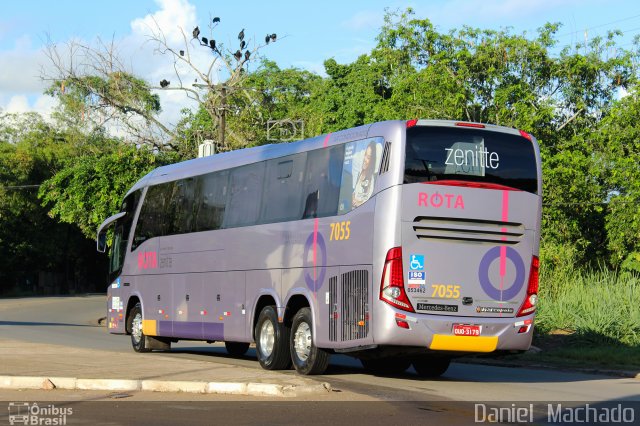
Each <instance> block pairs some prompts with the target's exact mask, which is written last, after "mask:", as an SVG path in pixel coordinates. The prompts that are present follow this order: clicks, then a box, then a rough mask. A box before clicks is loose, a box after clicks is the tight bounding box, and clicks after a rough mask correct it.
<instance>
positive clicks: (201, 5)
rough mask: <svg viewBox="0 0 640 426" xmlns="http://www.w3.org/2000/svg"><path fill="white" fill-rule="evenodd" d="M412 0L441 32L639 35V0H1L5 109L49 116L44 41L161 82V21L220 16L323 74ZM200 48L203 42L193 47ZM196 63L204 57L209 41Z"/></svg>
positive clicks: (173, 24) (0, 77)
mask: <svg viewBox="0 0 640 426" xmlns="http://www.w3.org/2000/svg"><path fill="white" fill-rule="evenodd" d="M407 7H411V8H413V9H414V10H415V12H416V17H418V18H428V19H429V20H431V22H432V23H433V24H434V25H435V26H436V28H437V29H438V30H439V31H448V30H450V29H455V28H460V27H462V26H463V25H467V26H471V27H477V28H490V29H500V28H505V27H511V28H512V30H513V31H514V32H516V33H521V32H525V31H526V32H527V33H529V34H532V35H533V34H535V31H536V29H537V28H539V27H541V26H542V25H544V24H545V23H547V22H560V23H561V24H562V27H561V29H560V31H559V32H558V34H559V39H560V43H561V44H571V43H572V42H576V41H582V40H584V39H585V38H587V39H589V38H592V37H595V36H597V35H604V34H606V32H607V31H609V30H612V29H619V30H622V31H623V32H624V36H623V39H622V41H621V42H620V44H621V45H624V46H626V47H630V44H631V41H632V39H633V36H635V35H639V34H640V3H639V2H637V1H635V0H618V1H615V2H613V1H611V0H482V1H478V0H426V1H401V0H367V1H356V0H352V1H345V0H342V1H335V0H323V1H312V2H308V1H302V0H297V1H292V0H283V1H277V0H271V1H266V0H262V1H250V0H244V1H229V0H225V1H221V0H135V1H132V0H109V1H98V0H95V1H77V0H57V1H55V2H53V1H51V0H21V1H7V2H2V13H1V14H0V113H15V112H27V111H36V112H39V113H41V114H43V115H45V116H46V115H48V114H49V112H50V111H51V110H52V108H54V107H55V105H56V101H55V99H54V98H52V97H50V96H47V95H44V94H43V91H44V90H45V89H46V87H47V82H46V81H43V79H42V78H41V76H42V75H53V70H52V67H51V61H50V60H49V59H48V58H47V56H46V55H45V51H44V49H43V47H44V46H45V45H46V44H47V43H55V45H56V46H58V47H59V48H61V49H62V50H64V48H65V46H66V45H67V44H68V43H69V42H71V41H75V42H80V43H84V44H88V45H95V43H96V41H97V40H102V41H103V42H108V43H111V42H113V43H114V45H115V46H116V48H117V50H118V53H119V56H120V58H121V59H122V62H123V64H124V65H125V67H127V68H128V70H130V71H132V72H134V73H135V74H136V75H138V76H140V77H142V78H144V79H146V80H147V81H149V82H151V83H153V84H157V82H159V81H160V80H161V79H162V78H165V77H166V78H167V79H169V80H170V79H171V78H170V77H171V75H173V65H172V62H171V61H169V60H168V59H167V56H165V55H160V54H158V53H157V52H156V51H155V47H156V45H155V44H153V43H152V42H150V41H149V35H150V34H151V30H152V28H154V25H155V23H157V24H158V25H160V27H161V28H163V31H164V32H165V34H166V36H167V40H168V41H169V43H170V44H175V45H180V43H181V42H182V41H181V35H180V34H181V33H180V31H181V30H180V29H181V28H182V29H184V32H185V33H186V34H191V31H192V29H193V28H194V27H195V26H196V25H198V26H199V27H200V28H201V29H205V30H204V31H203V35H205V34H206V33H207V32H208V31H209V30H208V28H207V27H208V24H209V22H211V18H212V17H216V16H217V17H220V19H221V22H220V24H219V25H218V26H217V27H216V28H215V29H214V36H215V37H216V38H217V39H218V40H222V41H223V42H227V43H228V44H229V45H232V44H233V45H235V44H237V38H236V37H237V34H238V32H239V30H240V29H243V28H244V30H245V34H246V39H247V40H249V43H250V45H252V43H253V42H258V43H263V42H264V36H265V34H270V33H277V35H278V40H277V42H276V43H273V44H270V45H269V46H267V47H265V48H264V49H262V50H261V53H262V54H263V55H264V56H265V57H267V58H269V59H271V60H274V61H276V62H277V63H278V65H279V66H280V67H281V68H286V67H297V68H302V69H307V70H310V71H313V72H316V73H318V74H320V75H323V72H324V68H323V65H322V64H323V62H324V61H325V60H326V59H329V58H334V59H335V60H336V61H338V62H339V63H349V62H352V61H354V60H355V59H356V58H357V57H358V56H359V55H361V54H363V53H368V52H370V51H371V49H372V48H373V47H374V46H375V44H376V40H375V38H376V36H377V34H378V33H379V29H380V27H381V26H382V24H383V18H384V14H385V10H387V9H388V10H392V11H393V10H405V9H406V8H407ZM195 50H198V49H194V51H195ZM199 52H200V54H201V56H200V57H197V58H196V59H195V60H196V61H201V63H203V64H204V63H207V61H208V60H209V59H210V57H206V56H202V55H206V54H207V52H206V49H204V50H202V49H200V50H199ZM160 95H161V103H162V107H163V116H161V119H165V120H166V121H167V122H175V121H176V120H177V116H178V112H179V111H180V109H181V108H183V107H194V106H195V104H192V103H191V102H190V101H189V100H188V99H186V98H184V97H183V95H182V94H180V93H178V92H177V91H170V92H167V91H165V92H163V93H160Z"/></svg>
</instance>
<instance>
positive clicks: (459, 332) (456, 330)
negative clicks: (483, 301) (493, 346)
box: [453, 324, 481, 336]
mask: <svg viewBox="0 0 640 426" xmlns="http://www.w3.org/2000/svg"><path fill="white" fill-rule="evenodd" d="M480 330H481V326H479V325H467V324H453V334H454V335H456V336H479V335H480Z"/></svg>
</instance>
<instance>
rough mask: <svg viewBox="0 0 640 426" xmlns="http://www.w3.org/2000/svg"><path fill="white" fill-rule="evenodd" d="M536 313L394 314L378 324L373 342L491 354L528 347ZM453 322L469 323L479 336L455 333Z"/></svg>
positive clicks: (383, 344) (456, 323)
mask: <svg viewBox="0 0 640 426" xmlns="http://www.w3.org/2000/svg"><path fill="white" fill-rule="evenodd" d="M534 316H535V315H529V316H526V317H518V318H474V317H455V318H454V317H447V316H443V315H425V314H409V313H406V314H405V313H395V315H394V316H393V317H391V318H389V320H386V321H384V322H383V323H376V327H375V328H374V341H375V343H376V344H378V345H380V346H386V345H393V346H411V347H423V348H425V349H428V350H431V351H446V352H458V353H490V352H494V351H523V350H527V349H529V347H530V346H531V340H532V337H533V319H534ZM454 325H469V326H472V327H470V328H469V329H470V330H474V331H479V335H456V334H454Z"/></svg>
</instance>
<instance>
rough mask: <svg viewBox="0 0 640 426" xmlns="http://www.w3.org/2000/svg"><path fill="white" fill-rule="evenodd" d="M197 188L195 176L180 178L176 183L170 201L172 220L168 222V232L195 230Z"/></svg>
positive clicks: (176, 232)
mask: <svg viewBox="0 0 640 426" xmlns="http://www.w3.org/2000/svg"><path fill="white" fill-rule="evenodd" d="M195 189H196V188H195V179H194V178H188V179H182V180H179V181H177V182H176V184H175V185H174V187H173V193H172V196H171V201H170V211H171V212H172V214H171V216H170V217H171V221H170V222H169V223H168V224H167V225H168V227H169V229H168V230H167V232H168V234H186V233H188V232H192V231H193V217H194V205H195Z"/></svg>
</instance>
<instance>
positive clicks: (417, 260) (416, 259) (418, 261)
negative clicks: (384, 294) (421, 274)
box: [409, 254, 424, 271]
mask: <svg viewBox="0 0 640 426" xmlns="http://www.w3.org/2000/svg"><path fill="white" fill-rule="evenodd" d="M410 258H411V263H409V269H410V270H412V271H418V270H422V269H424V255H423V254H412V255H411V256H410Z"/></svg>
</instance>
